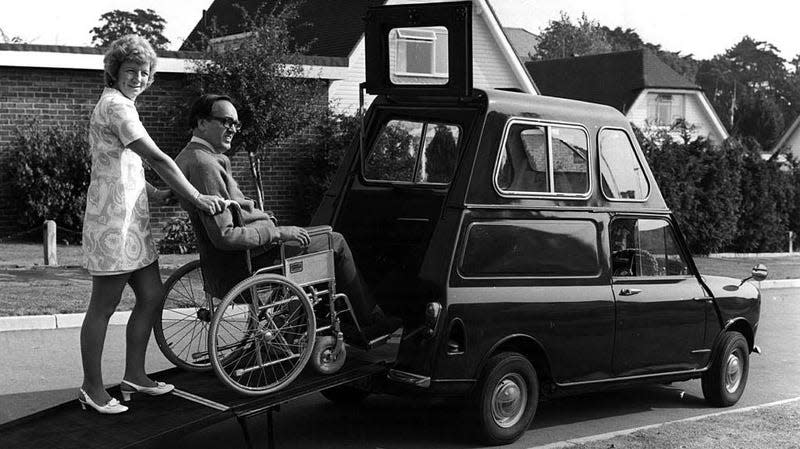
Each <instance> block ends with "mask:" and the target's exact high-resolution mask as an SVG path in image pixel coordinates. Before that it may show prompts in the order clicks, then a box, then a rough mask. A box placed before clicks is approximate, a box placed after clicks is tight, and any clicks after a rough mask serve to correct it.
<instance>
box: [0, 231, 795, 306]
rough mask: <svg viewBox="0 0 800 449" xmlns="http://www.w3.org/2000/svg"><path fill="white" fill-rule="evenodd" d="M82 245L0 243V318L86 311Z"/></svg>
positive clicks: (787, 264) (732, 264)
mask: <svg viewBox="0 0 800 449" xmlns="http://www.w3.org/2000/svg"><path fill="white" fill-rule="evenodd" d="M196 258H197V255H196V254H182V255H180V254H166V255H162V256H161V257H160V258H159V261H160V265H161V277H162V279H164V280H166V279H167V277H168V276H169V275H170V274H171V273H172V272H173V271H174V270H175V269H176V268H178V267H180V266H181V265H183V264H185V263H187V262H189V261H191V260H194V259H196ZM81 259H82V253H81V247H80V246H75V245H71V246H59V247H58V262H59V266H58V267H45V266H42V264H43V263H44V262H43V261H44V258H43V251H42V246H41V245H38V244H22V243H13V244H12V243H0V316H16V315H49V314H54V313H75V312H83V311H85V310H86V307H87V306H88V304H89V295H90V294H91V290H92V280H91V276H89V274H88V273H87V272H86V270H84V269H83V268H80V266H81V263H82V262H81ZM695 263H696V264H697V266H698V268H699V269H700V272H701V273H703V274H708V275H718V276H729V277H733V278H738V279H741V278H744V277H746V276H748V275H749V273H750V270H751V269H752V268H753V266H754V265H755V264H756V263H763V264H765V265H766V266H767V268H768V269H769V271H770V275H769V277H768V279H798V278H800V254H798V255H795V256H791V257H769V258H766V257H765V258H760V259H756V258H710V257H695ZM133 303H134V297H133V292H131V290H130V289H129V288H126V289H125V291H124V293H123V297H122V302H121V303H120V306H119V308H118V310H130V309H131V308H132V307H133Z"/></svg>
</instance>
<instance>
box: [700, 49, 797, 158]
mask: <svg viewBox="0 0 800 449" xmlns="http://www.w3.org/2000/svg"><path fill="white" fill-rule="evenodd" d="M785 62H786V61H784V60H783V58H781V57H780V55H779V54H778V49H777V48H776V47H775V46H774V45H772V44H770V43H768V42H763V41H756V40H754V39H752V38H751V37H749V36H745V37H744V38H742V40H741V41H739V42H738V43H737V44H736V45H734V46H733V47H731V48H729V49H728V50H727V51H726V52H725V53H724V54H722V55H717V56H715V57H714V58H713V59H711V60H709V61H704V62H703V63H702V64H701V65H700V68H699V70H698V73H697V83H698V84H699V85H700V86H701V87H702V88H703V90H704V91H705V92H706V93H707V94H708V96H709V100H710V101H711V104H712V105H713V106H714V109H715V110H716V112H717V114H718V115H719V116H720V117H723V120H724V121H725V122H726V125H727V126H728V128H729V130H730V131H731V134H733V135H736V136H739V137H741V138H747V137H752V138H755V140H756V141H757V142H758V144H759V145H760V146H761V147H762V148H764V149H769V148H771V146H772V145H773V144H774V143H775V141H776V139H778V138H779V137H780V134H781V133H782V132H783V127H784V125H785V124H786V123H788V120H787V119H788V118H791V117H793V116H794V113H793V111H792V110H793V108H797V105H798V101H800V86H798V83H797V80H796V78H794V77H791V76H790V75H789V72H788V71H787V69H786V64H785Z"/></svg>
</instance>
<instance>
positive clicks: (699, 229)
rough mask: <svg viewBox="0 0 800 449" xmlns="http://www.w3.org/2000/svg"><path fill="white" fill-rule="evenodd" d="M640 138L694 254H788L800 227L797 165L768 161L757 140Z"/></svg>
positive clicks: (799, 183)
mask: <svg viewBox="0 0 800 449" xmlns="http://www.w3.org/2000/svg"><path fill="white" fill-rule="evenodd" d="M637 137H638V138H639V141H640V143H641V145H642V150H643V151H644V153H645V157H646V158H647V160H648V163H649V164H650V167H651V169H652V170H653V175H654V176H655V178H656V181H657V182H658V185H659V187H660V189H661V193H662V195H663V196H664V200H665V201H666V203H667V206H668V207H669V208H670V209H671V210H672V212H673V214H674V215H675V217H676V219H677V220H678V222H679V223H680V225H681V228H682V229H683V231H684V237H685V238H686V241H687V243H688V245H689V249H690V250H691V251H692V253H694V254H708V253H711V252H720V251H733V252H767V251H769V252H772V251H785V250H786V249H787V248H786V247H787V244H786V243H787V236H788V231H789V230H792V231H795V232H797V231H798V230H800V206H799V205H798V204H797V202H798V201H797V198H798V195H800V171H799V170H798V164H797V162H796V161H794V160H790V161H789V162H788V163H787V164H783V165H781V164H779V163H777V162H774V161H766V160H764V159H762V158H761V151H760V149H761V147H760V146H759V145H758V143H757V142H755V140H753V139H745V141H744V142H742V141H739V140H737V139H736V138H731V139H728V140H726V141H725V142H724V143H723V144H722V145H712V144H711V143H710V142H708V141H707V140H705V139H695V140H691V141H689V140H686V141H684V142H683V143H681V142H676V141H674V140H673V139H671V138H670V137H669V136H665V135H659V136H656V137H655V138H653V137H652V136H651V137H647V136H644V135H643V134H642V133H637Z"/></svg>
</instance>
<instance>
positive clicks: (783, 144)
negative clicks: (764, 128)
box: [770, 116, 800, 159]
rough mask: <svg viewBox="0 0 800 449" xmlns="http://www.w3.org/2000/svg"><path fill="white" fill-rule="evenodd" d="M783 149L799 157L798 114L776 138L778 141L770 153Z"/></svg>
mask: <svg viewBox="0 0 800 449" xmlns="http://www.w3.org/2000/svg"><path fill="white" fill-rule="evenodd" d="M783 151H788V152H790V153H792V154H794V157H796V158H798V159H800V116H798V117H797V118H796V119H795V120H794V122H792V124H791V125H790V126H789V128H787V129H786V132H785V133H784V134H783V135H782V136H781V138H780V140H778V143H776V144H775V146H774V147H772V151H770V153H772V154H777V153H781V152H783Z"/></svg>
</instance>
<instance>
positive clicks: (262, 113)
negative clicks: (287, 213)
mask: <svg viewBox="0 0 800 449" xmlns="http://www.w3.org/2000/svg"><path fill="white" fill-rule="evenodd" d="M239 10H240V11H241V14H242V16H243V21H244V24H245V25H244V29H245V32H244V33H243V34H242V37H240V38H239V39H237V40H233V41H225V42H224V43H223V44H218V43H217V42H216V41H214V40H213V38H214V37H218V36H221V35H224V33H223V31H222V30H219V29H218V28H216V27H214V26H213V25H212V26H211V28H210V29H209V31H208V32H207V33H205V34H204V35H203V36H202V41H203V44H202V46H201V48H204V49H205V50H204V55H203V58H201V61H202V62H199V63H198V65H197V71H196V75H195V77H194V79H193V80H192V83H193V85H194V87H195V89H196V90H197V91H199V92H200V93H205V92H210V93H225V94H227V95H229V96H231V98H233V100H234V102H235V103H236V107H237V110H238V113H239V119H240V120H241V122H242V123H243V125H244V126H243V128H242V131H241V132H239V133H237V135H236V138H235V140H234V151H239V150H241V149H244V150H246V151H247V152H248V155H249V156H250V159H251V172H252V174H253V176H254V178H255V180H256V188H257V190H258V193H259V202H260V205H262V206H263V198H261V180H260V171H259V169H258V167H259V166H260V161H261V160H262V159H263V158H264V157H268V156H269V154H270V150H271V149H274V148H275V147H276V146H277V145H278V143H279V142H281V141H283V140H284V139H287V138H290V137H293V136H295V135H297V134H299V132H300V131H302V130H303V129H304V128H305V127H307V126H309V125H310V124H313V123H316V122H318V121H319V120H320V119H321V117H323V115H324V113H325V112H326V110H327V107H328V105H327V103H326V102H324V101H320V100H319V98H320V90H321V89H324V88H325V86H324V84H323V83H322V82H320V81H318V80H316V79H313V77H310V76H309V75H308V74H306V73H304V71H303V68H302V67H301V65H300V64H299V63H300V62H301V61H302V51H304V50H305V49H304V48H302V47H299V46H297V45H296V44H295V43H294V40H293V38H292V35H291V33H290V32H289V24H290V23H291V22H293V21H294V20H296V18H297V11H296V6H295V5H292V4H284V3H282V2H275V3H273V4H272V5H271V6H269V7H268V6H267V5H266V4H264V5H262V6H261V7H259V8H258V10H257V11H256V12H255V13H254V14H252V15H251V14H249V13H248V12H247V11H246V10H244V9H243V8H239Z"/></svg>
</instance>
